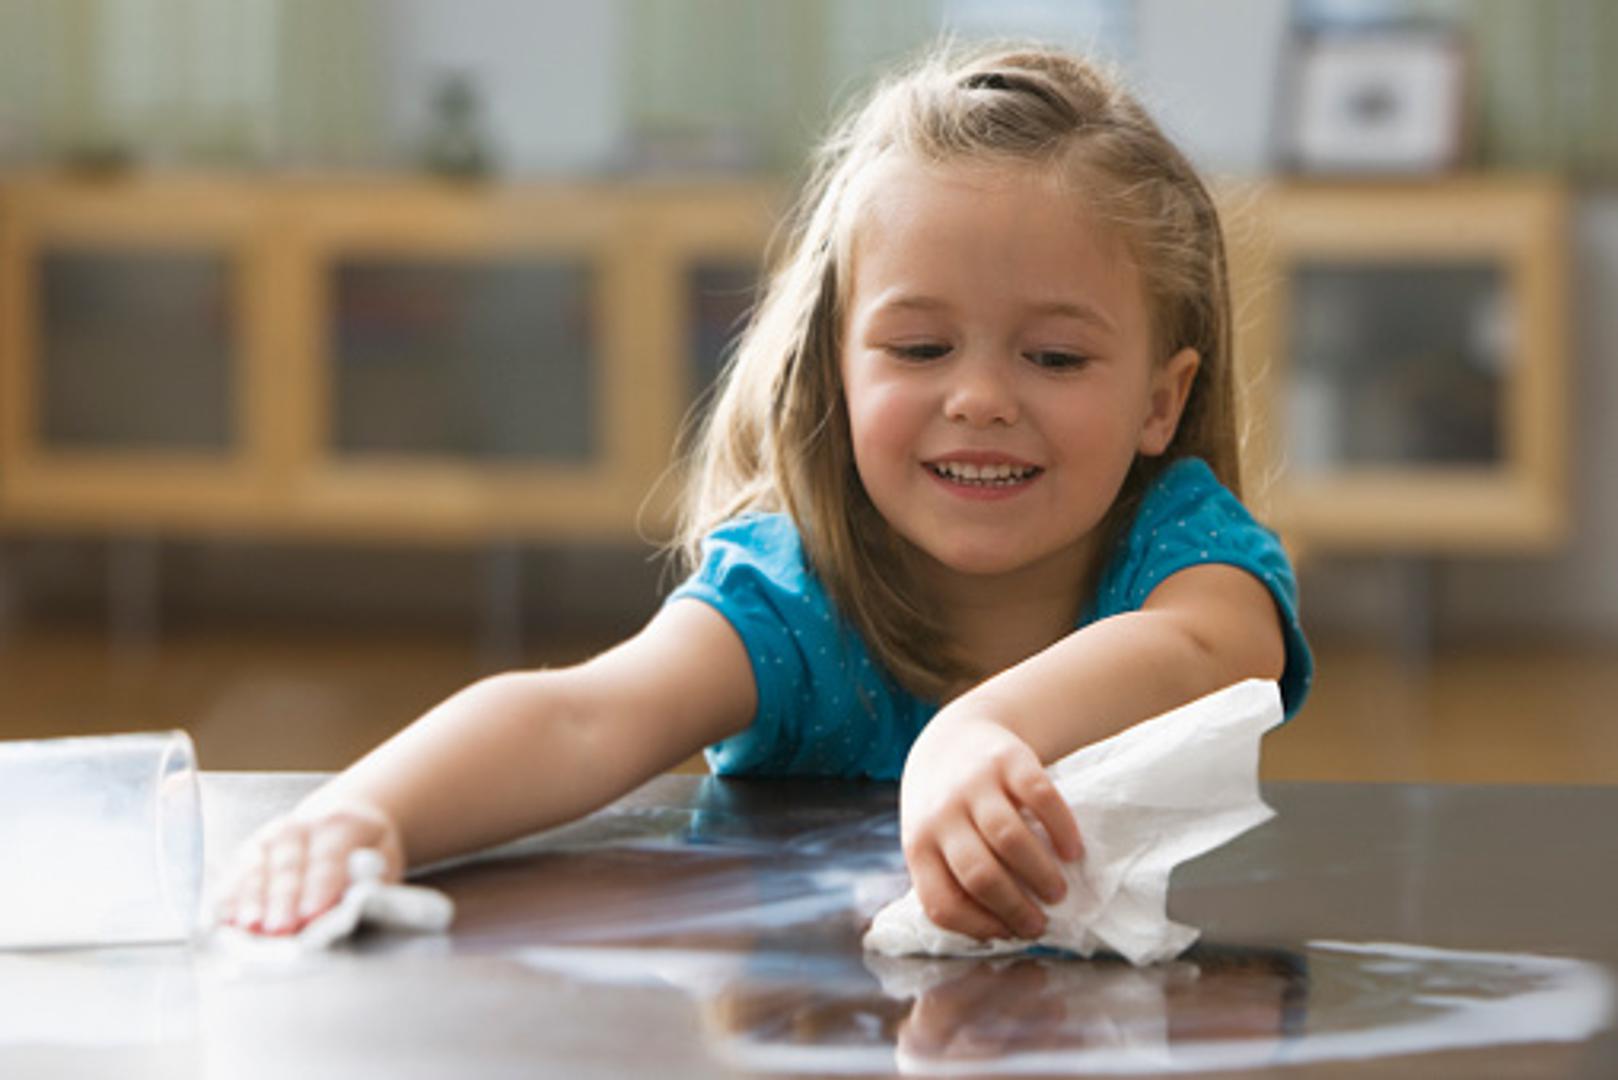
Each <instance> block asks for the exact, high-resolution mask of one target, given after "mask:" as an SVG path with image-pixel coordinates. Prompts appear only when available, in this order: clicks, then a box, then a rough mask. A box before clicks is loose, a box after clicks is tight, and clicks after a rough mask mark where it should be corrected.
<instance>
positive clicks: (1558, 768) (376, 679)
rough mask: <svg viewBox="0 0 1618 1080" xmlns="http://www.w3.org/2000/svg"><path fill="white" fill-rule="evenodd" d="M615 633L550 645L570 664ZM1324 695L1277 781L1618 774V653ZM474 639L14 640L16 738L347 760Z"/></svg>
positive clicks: (1485, 664)
mask: <svg viewBox="0 0 1618 1080" xmlns="http://www.w3.org/2000/svg"><path fill="white" fill-rule="evenodd" d="M602 644H605V642H593V641H575V642H570V643H568V644H566V645H556V644H545V643H539V644H536V645H535V646H534V647H533V648H531V649H530V650H528V651H527V652H526V653H525V656H524V659H525V662H529V663H535V664H537V663H545V664H550V665H558V664H565V663H568V662H571V661H574V660H578V659H580V658H582V657H583V656H585V655H588V654H589V653H590V652H592V651H593V650H594V649H595V648H597V647H599V646H600V645H602ZM1318 652H1319V655H1318V664H1319V675H1318V681H1317V683H1316V688H1315V692H1314V696H1313V697H1312V698H1311V699H1310V701H1309V704H1308V705H1307V706H1306V707H1305V709H1304V711H1303V713H1302V714H1301V715H1300V716H1299V717H1297V718H1296V719H1295V720H1294V721H1293V722H1292V723H1290V724H1289V725H1287V727H1285V728H1283V729H1281V730H1280V731H1278V732H1275V733H1273V734H1272V735H1271V736H1269V738H1268V739H1267V741H1266V744H1265V758H1264V774H1265V776H1266V777H1267V778H1269V779H1277V780H1296V779H1309V780H1369V781H1435V782H1462V783H1551V784H1561V783H1576V784H1612V783H1618V705H1615V703H1618V649H1615V648H1611V647H1608V648H1581V649H1568V648H1546V647H1539V648H1506V647H1498V646H1497V647H1489V648H1473V649H1466V650H1442V651H1440V652H1439V653H1438V654H1437V655H1435V656H1433V657H1432V658H1431V661H1430V662H1429V663H1428V664H1426V665H1424V666H1422V665H1416V664H1414V663H1412V662H1410V661H1409V660H1408V659H1401V658H1400V657H1399V656H1397V655H1394V654H1391V653H1387V652H1383V651H1379V650H1377V649H1373V648H1366V647H1340V648H1333V647H1331V646H1330V645H1324V646H1321V647H1320V648H1319V650H1318ZM486 670H488V667H487V664H486V663H485V662H484V661H483V660H480V658H479V656H478V654H477V650H476V649H475V648H474V646H473V642H472V641H471V639H470V636H469V635H464V634H426V633H404V632H398V633H391V634H389V633H379V632H374V631H366V632H363V633H361V632H355V631H348V632H345V633H341V634H336V633H328V634H319V635H311V634H308V633H304V632H297V633H294V632H292V631H290V630H260V631H252V632H243V631H239V630H233V631H232V632H231V633H230V634H229V635H223V634H219V633H204V632H176V633H172V634H170V635H168V636H167V637H165V638H164V639H163V640H162V641H161V642H160V643H159V644H157V645H156V646H155V647H149V648H144V649H142V648H130V647H127V646H126V647H124V648H114V647H113V646H111V645H110V644H109V642H108V640H107V638H106V637H105V636H104V635H103V634H102V633H100V632H99V631H98V630H96V629H95V628H93V627H92V628H89V629H85V628H78V629H74V628H65V629H54V630H53V629H34V630H30V631H28V632H26V633H22V632H14V633H13V634H12V636H11V637H10V638H9V639H7V640H5V641H3V642H0V738H38V737H47V736H54V735H69V734H88V733H97V732H111V731H131V730H142V729H150V728H164V727H181V728H184V729H186V730H188V731H189V732H191V734H192V736H193V737H194V738H195V740H196V743H197V749H198V756H199V758H200V760H201V764H202V767H203V768H205V769H336V768H340V767H341V766H342V765H343V764H345V763H347V762H349V761H351V760H353V759H354V758H355V757H357V756H358V755H359V754H361V753H363V752H364V751H365V750H366V749H368V748H369V747H370V746H372V745H374V744H375V743H377V742H379V741H381V740H382V739H384V738H386V737H387V736H388V735H389V734H390V733H391V732H392V731H394V730H395V729H396V728H398V727H399V726H401V725H402V724H404V723H406V722H408V721H409V720H410V719H411V718H412V717H414V716H415V715H417V714H418V713H420V712H421V711H422V710H424V709H426V708H428V707H429V706H431V705H432V704H433V703H434V702H436V701H438V700H439V699H441V698H442V697H444V696H445V695H447V694H449V693H451V692H452V691H454V690H455V689H457V688H458V687H460V686H463V685H465V684H466V683H467V682H469V681H471V680H472V679H474V678H476V677H477V676H479V675H480V674H483V673H484V672H485V671H486Z"/></svg>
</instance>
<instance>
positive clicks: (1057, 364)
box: [1024, 349, 1090, 369]
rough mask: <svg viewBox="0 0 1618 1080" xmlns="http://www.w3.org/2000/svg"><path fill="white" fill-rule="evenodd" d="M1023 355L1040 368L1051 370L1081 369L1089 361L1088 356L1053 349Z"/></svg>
mask: <svg viewBox="0 0 1618 1080" xmlns="http://www.w3.org/2000/svg"><path fill="white" fill-rule="evenodd" d="M1024 355H1025V356H1027V357H1028V359H1029V360H1031V361H1033V362H1034V363H1035V364H1037V365H1039V366H1040V367H1042V368H1053V369H1062V368H1076V367H1083V366H1084V365H1085V364H1087V363H1088V362H1089V360H1090V358H1089V357H1088V356H1081V355H1079V354H1078V353H1070V352H1059V351H1056V350H1053V349H1042V350H1040V351H1038V352H1031V353H1025V354H1024Z"/></svg>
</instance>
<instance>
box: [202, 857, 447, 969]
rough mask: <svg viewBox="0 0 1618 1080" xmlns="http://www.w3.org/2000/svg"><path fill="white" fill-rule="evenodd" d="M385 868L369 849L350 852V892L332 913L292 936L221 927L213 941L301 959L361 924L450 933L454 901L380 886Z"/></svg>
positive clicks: (418, 888)
mask: <svg viewBox="0 0 1618 1080" xmlns="http://www.w3.org/2000/svg"><path fill="white" fill-rule="evenodd" d="M384 865H385V863H384V862H383V858H382V853H381V852H379V851H376V850H374V849H372V848H360V849H358V850H356V851H352V852H350V853H349V856H348V877H349V886H348V890H347V891H346V892H344V893H343V896H342V899H340V900H338V901H337V903H336V904H335V905H334V906H333V907H331V908H329V909H327V910H326V911H325V912H323V913H321V915H319V916H318V917H317V918H315V919H314V920H312V921H311V922H310V923H309V924H308V925H307V926H305V927H304V928H303V929H302V930H299V931H298V932H297V933H296V934H291V935H284V936H277V935H271V934H254V933H251V932H248V931H245V930H239V929H237V928H235V927H230V926H221V927H219V928H218V929H217V930H215V937H216V938H217V939H218V940H219V941H221V942H222V943H224V945H225V946H226V947H227V948H233V949H249V950H252V951H254V952H257V953H264V952H267V951H271V950H273V951H276V952H279V953H286V954H304V953H312V952H318V951H320V950H322V949H329V948H331V947H332V946H333V945H335V944H336V943H337V942H339V941H341V940H343V939H344V938H347V937H349V936H350V935H352V934H353V933H354V932H355V931H356V930H358V929H359V928H360V926H361V924H369V925H373V926H376V927H379V928H382V929H389V930H411V931H416V932H420V933H442V932H443V931H445V930H447V929H449V925H450V923H451V922H453V921H454V920H455V901H453V900H451V899H450V898H449V897H448V896H445V895H444V894H443V893H441V892H439V891H438V890H437V889H429V888H427V887H426V886H423V885H401V884H393V883H388V882H384V881H383V880H382V870H383V867H384Z"/></svg>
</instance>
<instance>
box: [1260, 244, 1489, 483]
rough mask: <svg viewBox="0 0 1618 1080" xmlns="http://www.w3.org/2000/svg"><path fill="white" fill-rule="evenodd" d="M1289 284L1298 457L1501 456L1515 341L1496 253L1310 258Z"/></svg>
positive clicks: (1424, 461) (1294, 452) (1344, 462)
mask: <svg viewBox="0 0 1618 1080" xmlns="http://www.w3.org/2000/svg"><path fill="white" fill-rule="evenodd" d="M1290 289H1291V305H1292V310H1291V313H1290V316H1289V318H1288V325H1289V326H1290V328H1291V337H1292V341H1291V343H1290V347H1289V355H1290V357H1291V371H1290V383H1289V385H1288V386H1287V390H1286V421H1287V453H1288V461H1289V463H1290V464H1291V465H1292V467H1294V468H1297V469H1300V470H1303V471H1305V472H1321V471H1331V470H1334V469H1338V468H1341V467H1345V466H1403V465H1418V466H1438V465H1442V466H1450V465H1461V466H1471V465H1480V466H1490V467H1493V466H1497V465H1499V464H1500V463H1501V461H1502V459H1503V457H1504V454H1505V448H1504V446H1503V439H1504V436H1503V433H1502V427H1503V422H1504V415H1505V403H1506V399H1505V395H1506V392H1507V386H1506V378H1507V374H1508V373H1507V367H1508V362H1509V361H1508V358H1509V357H1510V356H1511V354H1512V348H1513V344H1512V340H1511V337H1512V331H1511V321H1512V320H1511V317H1510V300H1509V295H1508V291H1507V287H1506V281H1505V276H1504V271H1503V269H1502V268H1501V267H1500V266H1499V265H1498V264H1496V265H1488V264H1478V265H1469V264H1465V263H1431V264H1410V263H1388V264H1377V263H1347V262H1335V263H1334V262H1324V261H1319V262H1305V263H1302V264H1300V265H1298V266H1297V267H1296V268H1295V270H1294V272H1293V274H1292V277H1291V281H1290Z"/></svg>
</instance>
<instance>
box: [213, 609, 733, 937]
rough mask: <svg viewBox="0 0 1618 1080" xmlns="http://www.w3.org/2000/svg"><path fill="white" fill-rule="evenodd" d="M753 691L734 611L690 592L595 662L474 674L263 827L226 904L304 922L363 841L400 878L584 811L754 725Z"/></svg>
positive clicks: (285, 929) (246, 914)
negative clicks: (476, 678)
mask: <svg viewBox="0 0 1618 1080" xmlns="http://www.w3.org/2000/svg"><path fill="white" fill-rule="evenodd" d="M756 702H757V691H756V688H755V685H754V682H753V673H752V667H751V665H750V663H749V661H748V658H747V652H746V649H745V648H744V647H743V645H742V642H741V639H740V638H739V637H738V636H737V635H736V632H735V631H734V630H733V629H732V628H731V626H730V623H729V622H727V621H726V620H725V618H724V617H723V616H722V615H720V614H719V613H718V612H717V611H715V610H714V609H713V608H711V607H709V606H708V605H707V604H705V603H703V602H701V601H699V600H692V599H682V600H677V601H675V602H673V603H671V604H668V605H667V606H665V607H664V608H663V609H662V610H661V611H660V612H658V614H657V615H656V617H654V618H653V619H652V621H651V622H650V623H648V624H647V625H646V627H645V628H644V629H643V630H641V632H640V633H639V634H637V635H636V636H635V637H633V638H631V639H629V640H628V641H626V642H624V643H623V644H621V645H618V646H617V647H615V648H613V649H610V650H608V651H607V652H604V653H602V654H601V655H599V656H597V657H595V658H594V659H592V660H590V661H587V662H586V663H583V664H580V665H578V666H576V667H571V668H561V669H555V670H542V671H533V672H513V673H510V674H505V675H496V676H494V677H492V678H488V679H484V680H483V681H481V682H478V683H474V684H473V685H471V686H469V687H467V688H466V689H465V690H462V691H461V692H460V693H458V694H456V695H454V696H453V697H451V698H449V699H448V700H447V701H445V702H443V703H442V704H440V705H438V706H437V707H436V708H434V709H432V710H431V711H430V712H428V713H427V714H426V715H424V716H422V717H421V718H420V719H419V720H417V721H416V722H415V723H413V724H411V725H410V726H409V727H407V728H405V729H404V730H403V731H401V732H399V733H398V734H397V735H395V736H394V737H393V738H391V739H389V740H388V741H387V742H385V743H383V744H382V745H381V746H379V747H377V748H376V749H375V750H373V751H371V753H369V754H367V755H366V756H365V757H364V758H361V759H360V760H359V761H358V762H356V763H355V764H354V765H352V766H350V767H349V768H348V770H347V771H345V772H343V773H342V774H340V775H338V776H337V777H335V778H334V779H333V780H331V781H330V782H329V783H327V784H326V785H325V786H324V787H322V788H320V789H319V790H317V791H316V792H314V793H313V794H312V795H310V796H309V797H308V798H307V799H305V800H304V801H303V802H302V803H301V804H300V805H299V806H298V807H297V809H295V810H293V811H292V812H291V813H290V814H288V815H286V816H285V817H282V818H280V819H277V820H275V821H272V822H270V823H269V824H268V825H266V826H265V827H264V828H262V829H260V830H259V831H258V833H257V834H255V836H254V837H253V839H252V840H250V841H249V842H248V844H247V845H246V847H245V848H244V850H243V852H242V854H241V856H240V859H239V862H238V865H237V869H236V871H235V873H234V875H233V880H232V881H231V883H230V885H229V887H228V888H227V890H226V892H225V894H224V902H223V904H222V907H221V912H220V914H221V917H222V919H223V920H224V921H225V922H228V923H231V924H234V925H236V926H238V927H241V928H243V929H249V930H255V931H259V932H263V933H271V934H276V933H295V932H296V931H297V930H299V929H301V928H302V926H303V925H304V924H306V923H307V922H308V921H309V920H310V919H312V918H314V917H315V916H317V915H319V914H320V913H321V912H323V911H325V910H326V909H327V908H329V907H331V906H332V905H333V904H334V903H336V901H337V899H338V898H339V897H340V896H341V895H342V893H343V890H344V889H345V888H346V887H347V884H348V867H347V864H348V855H349V853H350V852H352V851H353V850H354V849H356V848H359V847H374V848H376V849H378V850H379V851H380V852H381V853H382V855H383V858H384V860H385V862H386V870H385V874H384V876H385V878H386V879H387V880H398V879H399V878H401V877H402V876H403V873H404V870H405V868H406V867H407V866H419V865H422V864H425V863H430V862H435V861H437V860H439V859H442V858H445V857H448V856H450V855H456V854H460V853H463V852H468V851H474V850H478V849H480V848H485V847H488V846H490V845H493V844H497V843H501V842H503V841H506V840H511V839H514V838H516V837H519V836H523V835H526V834H528V833H532V832H537V831H539V830H540V829H544V828H548V827H550V826H553V825H558V824H561V823H563V822H566V821H571V820H573V819H574V818H578V817H581V816H583V815H585V814H587V813H589V812H591V811H592V810H596V809H598V808H600V807H601V806H604V805H606V804H607V803H609V802H611V801H612V800H613V799H615V798H617V797H618V796H620V795H622V794H624V793H625V792H628V791H630V790H631V789H633V788H635V787H636V786H638V785H639V784H641V783H643V782H645V781H646V780H649V779H651V778H652V777H653V776H656V775H657V774H658V773H660V772H663V771H665V770H666V769H669V768H671V767H672V766H674V765H676V764H678V763H679V762H681V761H683V760H685V759H686V758H687V757H689V756H690V755H691V754H693V753H695V752H696V751H697V750H698V749H700V748H701V747H703V746H706V745H708V744H709V743H713V742H717V741H719V740H720V739H723V738H726V737H728V736H730V735H734V734H736V733H737V732H739V731H741V730H742V729H743V728H745V727H746V726H747V724H748V723H749V722H750V721H751V719H752V715H753V710H754V709H755V708H756Z"/></svg>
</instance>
